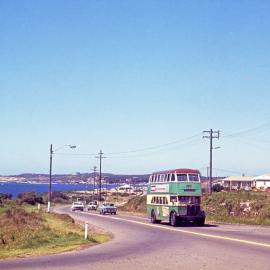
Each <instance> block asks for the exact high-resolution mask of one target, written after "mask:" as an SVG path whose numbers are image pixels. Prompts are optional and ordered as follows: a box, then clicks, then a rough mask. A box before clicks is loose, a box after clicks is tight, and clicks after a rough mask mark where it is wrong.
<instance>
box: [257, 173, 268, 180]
mask: <svg viewBox="0 0 270 270" xmlns="http://www.w3.org/2000/svg"><path fill="white" fill-rule="evenodd" d="M254 180H270V173H266V174H263V175H259V176H256V177H254Z"/></svg>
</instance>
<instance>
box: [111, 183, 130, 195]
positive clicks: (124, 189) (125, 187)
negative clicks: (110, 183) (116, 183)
mask: <svg viewBox="0 0 270 270" xmlns="http://www.w3.org/2000/svg"><path fill="white" fill-rule="evenodd" d="M112 191H113V192H119V193H133V192H134V188H133V187H132V186H130V185H128V184H124V185H122V186H120V187H118V188H113V189H112Z"/></svg>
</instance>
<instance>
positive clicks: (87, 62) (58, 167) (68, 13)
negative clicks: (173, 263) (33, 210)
mask: <svg viewBox="0 0 270 270" xmlns="http://www.w3.org/2000/svg"><path fill="white" fill-rule="evenodd" d="M269 14H270V2H269V1H263V0H261V1H227V0H226V1H199V0H198V1H184V0H182V1H157V0H155V1H150V0H149V1H138V0H136V1H129V0H123V1H121V0H117V1H109V0H108V1H93V0H92V1H88V0H85V1H80V0H76V1H75V0H73V1H67V0H65V1H60V0H58V1H30V0H26V1H20V0H18V1H15V0H13V1H6V0H0V94H1V96H0V123H1V132H0V141H1V142H2V144H1V151H0V160H1V162H0V174H2V175H6V174H17V173H24V172H33V173H47V172H48V168H49V145H50V144H51V143H52V144H53V147H54V149H56V148H58V147H60V146H62V145H64V144H75V145H77V148H76V149H75V150H72V149H67V148H62V149H59V151H57V152H56V153H55V156H54V158H53V172H54V173H74V172H79V171H80V172H88V171H90V169H91V168H92V167H93V166H94V165H98V160H97V159H95V153H97V152H98V151H99V150H100V149H102V150H103V152H104V153H105V155H106V156H107V158H106V159H104V160H103V165H104V166H103V168H104V171H106V172H112V173H150V172H152V171H156V170H162V169H170V168H178V167H180V168H181V167H190V168H200V169H201V170H202V173H203V174H204V173H205V167H206V166H208V160H209V140H206V139H202V131H203V130H208V129H210V128H213V129H214V130H217V129H219V130H220V131H221V137H220V140H219V141H217V140H215V142H214V144H215V145H214V146H220V147H221V148H220V149H217V150H214V165H213V166H214V168H217V169H215V171H214V175H230V174H237V173H239V174H240V173H245V174H247V175H248V174H261V173H266V172H269V171H270V166H269V151H270V138H269V132H270V120H269V119H270V118H269V117H270V111H269V100H270V89H269V86H270V76H269V74H270V49H269V48H270V32H269V29H270V16H269ZM242 131H247V132H242ZM238 132H240V133H238ZM230 134H233V135H232V136H229V135H230ZM186 138H189V139H187V140H185V139H186ZM171 142H175V143H171ZM167 143H169V144H168V145H166V144H167ZM170 143H171V144H170ZM160 145H162V147H158V146H160ZM156 146H157V147H156ZM152 147H153V148H152ZM144 148H150V149H145V150H143V151H137V152H130V153H122V154H112V153H117V152H129V151H132V150H137V149H144ZM61 153H66V154H70V155H61ZM81 154H91V155H89V156H87V155H81Z"/></svg>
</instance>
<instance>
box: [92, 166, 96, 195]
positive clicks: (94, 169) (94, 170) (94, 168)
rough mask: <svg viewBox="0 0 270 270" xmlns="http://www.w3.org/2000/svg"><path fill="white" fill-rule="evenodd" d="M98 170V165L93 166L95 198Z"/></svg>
mask: <svg viewBox="0 0 270 270" xmlns="http://www.w3.org/2000/svg"><path fill="white" fill-rule="evenodd" d="M96 171H97V166H94V167H93V172H94V189H93V195H94V198H95V189H96Z"/></svg>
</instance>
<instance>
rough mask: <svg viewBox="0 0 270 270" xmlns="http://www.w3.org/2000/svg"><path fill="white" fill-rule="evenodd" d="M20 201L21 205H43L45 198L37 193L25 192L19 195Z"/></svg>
mask: <svg viewBox="0 0 270 270" xmlns="http://www.w3.org/2000/svg"><path fill="white" fill-rule="evenodd" d="M18 199H19V202H20V203H27V204H31V205H35V204H36V203H41V204H43V203H44V201H43V198H42V196H40V195H39V194H38V193H36V192H24V193H20V194H19V195H18Z"/></svg>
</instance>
